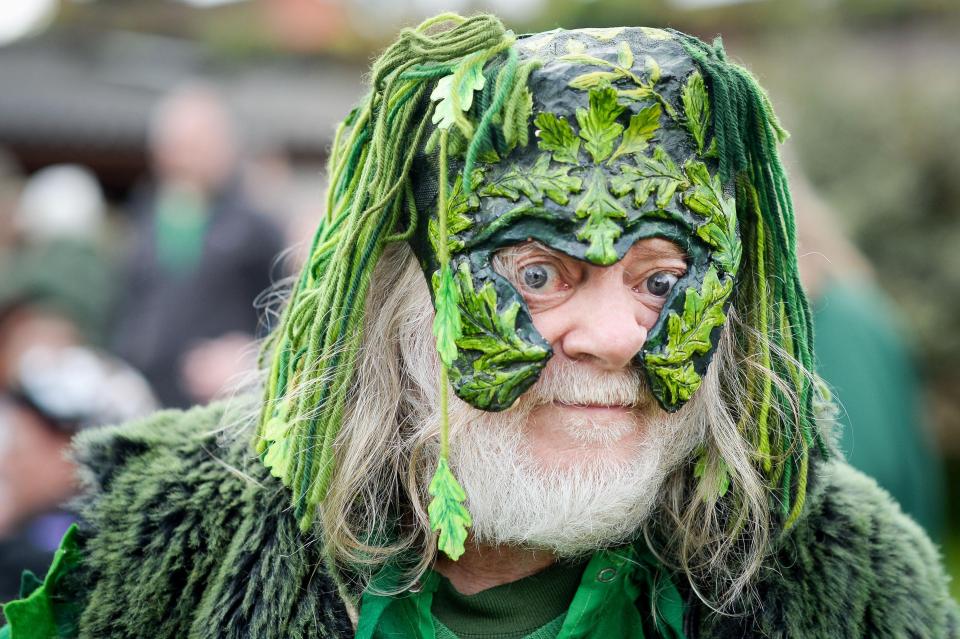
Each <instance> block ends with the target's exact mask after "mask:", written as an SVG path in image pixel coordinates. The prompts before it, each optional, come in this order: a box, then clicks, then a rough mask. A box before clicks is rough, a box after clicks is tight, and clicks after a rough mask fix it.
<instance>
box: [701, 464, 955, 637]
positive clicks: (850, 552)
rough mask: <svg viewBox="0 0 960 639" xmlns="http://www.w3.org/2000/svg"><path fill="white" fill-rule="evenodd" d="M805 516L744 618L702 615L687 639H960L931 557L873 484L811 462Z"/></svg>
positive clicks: (927, 544) (848, 470)
mask: <svg viewBox="0 0 960 639" xmlns="http://www.w3.org/2000/svg"><path fill="white" fill-rule="evenodd" d="M817 475H818V477H817V483H816V487H815V489H814V490H813V491H812V493H811V495H810V496H809V498H808V500H807V503H806V506H805V510H804V515H803V516H802V517H801V518H800V519H799V520H798V521H797V523H796V525H795V527H794V528H792V529H791V530H790V531H789V532H788V533H786V535H785V537H784V538H783V539H782V540H781V543H780V545H779V549H778V550H777V552H776V554H775V556H774V559H775V560H774V561H767V562H766V566H765V567H764V568H763V570H762V572H761V577H760V581H759V583H758V585H757V591H756V594H757V597H756V600H755V604H756V605H755V606H754V610H755V612H754V613H753V614H752V615H749V616H740V617H721V616H717V615H710V614H706V613H705V614H704V615H703V617H702V618H701V619H699V620H698V621H697V623H696V625H695V626H694V627H699V628H700V632H699V633H696V634H694V635H693V636H699V637H710V638H711V639H733V638H734V637H736V638H738V639H739V638H740V637H770V638H772V639H777V638H782V639H787V638H788V637H824V638H826V637H829V638H831V639H833V638H839V637H845V638H846V637H849V638H854V637H924V638H931V639H934V638H937V639H940V638H956V637H960V608H958V605H957V602H956V601H954V600H953V599H951V597H950V594H949V590H948V577H947V576H946V574H945V573H944V570H943V562H942V560H941V558H940V555H939V553H938V551H937V549H936V547H935V546H934V545H933V543H932V542H931V541H930V539H929V537H928V536H927V535H926V533H925V532H924V531H923V530H922V529H921V528H920V527H919V526H918V525H917V524H916V523H915V522H914V521H913V520H912V519H910V518H909V517H907V516H906V515H904V514H903V512H902V511H901V510H900V507H899V505H897V503H896V502H895V501H894V500H893V498H892V497H890V495H889V494H887V493H886V491H884V490H883V489H881V488H880V487H879V486H878V485H877V483H876V482H875V481H874V480H873V479H871V478H870V477H867V476H866V475H864V474H862V473H861V472H859V471H857V470H855V469H854V468H852V467H851V466H850V465H848V464H847V463H846V462H844V461H842V460H840V459H836V460H832V461H829V462H825V463H822V464H818V469H817Z"/></svg>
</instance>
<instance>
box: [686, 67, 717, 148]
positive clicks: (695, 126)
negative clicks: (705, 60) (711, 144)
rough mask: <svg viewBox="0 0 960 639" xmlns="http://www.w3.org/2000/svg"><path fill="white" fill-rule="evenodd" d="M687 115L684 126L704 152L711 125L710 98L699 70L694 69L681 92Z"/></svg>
mask: <svg viewBox="0 0 960 639" xmlns="http://www.w3.org/2000/svg"><path fill="white" fill-rule="evenodd" d="M680 100H681V101H682V102H683V112H684V115H685V119H684V122H683V124H684V126H685V127H687V131H689V132H690V135H691V136H693V141H694V142H695V143H696V144H697V151H698V152H699V153H701V154H702V153H703V152H704V148H705V145H706V142H707V129H708V127H709V126H710V98H709V97H708V96H707V87H706V85H705V84H704V82H703V76H702V75H700V72H699V71H694V72H693V73H691V74H690V77H689V78H687V83H686V84H684V85H683V91H682V92H681V93H680Z"/></svg>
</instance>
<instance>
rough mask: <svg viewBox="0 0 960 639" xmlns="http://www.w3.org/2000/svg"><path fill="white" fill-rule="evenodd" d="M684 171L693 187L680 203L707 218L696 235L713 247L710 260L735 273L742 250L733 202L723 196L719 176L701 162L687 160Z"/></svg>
mask: <svg viewBox="0 0 960 639" xmlns="http://www.w3.org/2000/svg"><path fill="white" fill-rule="evenodd" d="M684 170H685V171H686V174H687V176H688V177H689V178H690V182H691V183H692V184H693V188H692V189H690V190H688V191H687V192H686V193H684V194H683V203H684V204H685V205H686V206H687V208H689V209H690V210H691V211H693V212H694V213H697V214H698V215H702V216H704V217H705V218H706V220H705V221H704V222H703V223H702V224H701V225H700V226H699V227H697V235H698V236H700V238H701V239H703V241H704V242H706V243H707V244H709V245H710V246H712V247H713V248H714V249H715V250H714V253H713V259H714V260H715V261H716V262H717V264H719V265H720V267H721V268H722V269H723V270H724V272H725V273H730V274H731V275H734V274H736V272H737V269H738V267H739V265H740V258H741V256H742V253H743V248H742V245H741V243H740V238H739V236H738V235H737V205H736V201H735V200H734V198H732V197H725V196H724V194H723V185H722V184H721V182H720V176H718V175H713V176H711V175H710V172H709V171H708V170H707V166H706V165H705V164H704V163H703V162H696V161H692V162H687V164H685V165H684Z"/></svg>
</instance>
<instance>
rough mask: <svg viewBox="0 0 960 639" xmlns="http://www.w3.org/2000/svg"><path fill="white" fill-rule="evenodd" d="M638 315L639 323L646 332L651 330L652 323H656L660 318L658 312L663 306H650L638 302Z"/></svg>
mask: <svg viewBox="0 0 960 639" xmlns="http://www.w3.org/2000/svg"><path fill="white" fill-rule="evenodd" d="M638 307H639V310H638V315H637V317H638V318H639V321H640V325H641V326H643V327H644V328H645V329H646V330H647V333H649V332H650V331H652V330H653V327H654V325H655V324H656V323H657V320H658V319H660V313H661V311H662V310H663V308H662V307H661V308H656V307H650V306H647V305H646V304H640V303H638Z"/></svg>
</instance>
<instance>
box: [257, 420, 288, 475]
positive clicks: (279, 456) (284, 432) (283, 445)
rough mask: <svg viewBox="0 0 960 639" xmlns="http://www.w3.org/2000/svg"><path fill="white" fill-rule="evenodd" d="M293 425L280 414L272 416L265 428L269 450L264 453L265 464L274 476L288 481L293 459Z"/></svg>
mask: <svg viewBox="0 0 960 639" xmlns="http://www.w3.org/2000/svg"><path fill="white" fill-rule="evenodd" d="M292 430H293V425H292V424H291V423H290V422H289V421H287V420H286V419H284V418H283V417H281V416H279V415H275V416H273V417H271V418H270V419H269V420H268V421H267V423H266V425H264V429H263V439H264V441H266V442H267V450H266V452H264V454H263V465H264V466H266V467H267V468H269V469H270V474H271V475H273V476H274V477H276V478H278V479H280V480H283V481H286V479H285V478H286V477H288V475H289V472H290V463H291V462H292V460H293V437H294V433H293V432H292Z"/></svg>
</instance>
